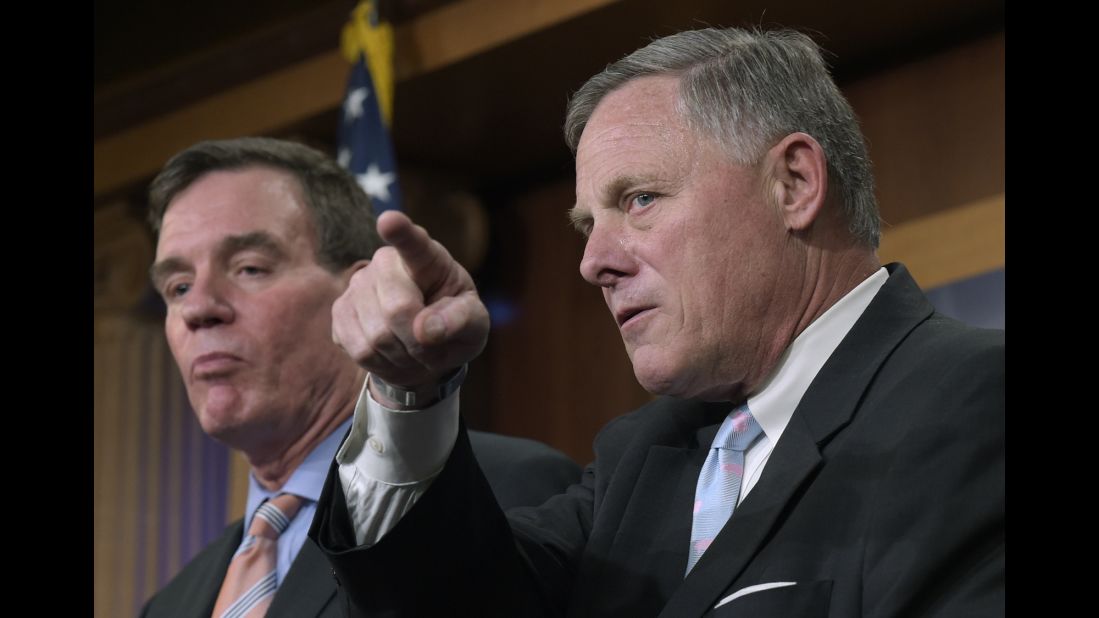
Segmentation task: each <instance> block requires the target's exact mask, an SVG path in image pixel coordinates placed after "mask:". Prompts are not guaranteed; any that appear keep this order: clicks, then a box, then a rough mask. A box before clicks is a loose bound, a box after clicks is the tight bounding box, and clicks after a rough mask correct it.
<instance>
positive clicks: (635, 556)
mask: <svg viewBox="0 0 1099 618" xmlns="http://www.w3.org/2000/svg"><path fill="white" fill-rule="evenodd" d="M658 401H660V402H661V403H659V404H658V405H662V406H664V407H665V409H664V410H660V411H659V412H658V416H659V417H660V418H661V420H662V421H664V422H661V423H656V424H654V425H649V426H646V427H645V429H644V430H643V431H644V432H645V435H637V436H634V443H635V444H637V445H639V446H640V445H644V446H642V447H641V448H638V449H637V451H627V452H626V453H625V454H624V455H623V457H622V460H621V461H620V462H619V464H618V465H617V467H616V472H615V478H614V480H613V482H612V483H611V485H610V486H609V487H608V492H607V494H606V495H605V496H604V497H603V500H602V502H603V507H602V508H601V509H600V512H599V514H598V517H597V521H596V523H595V527H596V528H597V529H600V530H603V531H604V532H608V533H609V534H596V535H594V536H593V538H592V539H591V544H590V545H589V551H588V555H589V557H590V558H591V559H590V560H589V561H588V562H587V563H586V564H585V566H584V568H583V569H582V571H583V572H582V574H581V576H580V578H579V580H578V581H580V582H582V586H581V587H582V588H583V589H586V592H581V593H580V594H579V596H578V599H587V601H579V605H580V606H585V607H586V608H587V610H586V611H588V612H589V613H590V614H591V615H622V616H625V615H642V614H644V613H645V608H648V611H649V612H651V611H652V610H651V608H653V607H660V606H661V605H663V603H664V600H666V599H667V598H668V597H669V596H671V594H672V592H673V591H674V590H675V589H676V588H677V587H678V586H679V585H680V583H681V582H682V581H683V570H684V569H685V568H686V564H687V545H688V543H689V541H690V534H691V503H692V501H693V500H694V490H695V484H696V482H697V479H698V473H699V470H701V468H702V462H703V460H705V458H706V449H705V448H702V449H701V450H700V448H699V436H702V437H703V438H705V436H706V435H707V434H708V436H709V437H708V438H705V439H706V441H705V446H706V447H708V446H709V442H710V440H712V439H713V435H714V433H716V431H717V427H718V426H719V425H720V422H721V419H722V418H724V416H725V414H727V413H728V410H729V405H728V404H727V403H718V404H703V403H700V402H697V401H678V400H671V399H662V400H658ZM699 426H702V429H701V430H699ZM630 474H632V475H633V476H632V477H628V476H626V475H630ZM601 522H606V523H608V524H609V525H608V526H607V527H603V526H602V524H601ZM596 556H597V557H598V558H595V557H596ZM608 589H613V590H615V591H616V593H615V594H614V595H607V594H605V593H604V592H605V591H606V590H608Z"/></svg>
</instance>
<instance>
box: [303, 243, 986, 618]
mask: <svg viewBox="0 0 1099 618" xmlns="http://www.w3.org/2000/svg"><path fill="white" fill-rule="evenodd" d="M889 270H890V273H891V274H890V278H889V280H888V282H887V283H886V284H885V285H884V286H883V288H882V289H881V291H880V292H879V294H878V295H877V296H876V297H875V298H874V300H873V302H872V303H871V304H870V306H869V307H868V308H867V310H866V312H865V313H864V314H863V316H862V317H861V318H860V319H859V321H858V322H857V323H856V324H855V326H854V328H853V329H852V331H851V332H850V333H849V334H848V336H847V337H845V338H844V340H843V341H842V343H841V344H840V345H839V347H838V348H837V349H836V351H835V352H834V353H833V354H832V356H831V357H830V358H829V360H828V361H827V362H826V363H825V365H824V367H823V368H822V369H821V371H820V373H819V374H818V375H817V376H816V378H815V379H814V381H813V383H812V384H811V385H810V387H809V389H808V391H807V392H806V393H805V396H804V397H803V398H802V400H801V402H800V404H799V405H798V407H797V409H796V411H795V412H794V415H793V417H792V419H791V420H790V423H789V425H788V426H787V428H786V430H785V432H784V433H783V435H782V437H781V439H780V440H779V441H778V443H777V444H776V445H775V448H774V451H773V452H772V453H771V456H770V459H769V461H768V463H767V465H766V467H765V468H764V472H763V474H762V476H761V477H760V480H759V482H758V483H757V484H756V486H755V487H754V488H753V489H752V492H751V493H750V494H748V496H747V497H746V498H745V500H744V501H743V502H742V503H741V504H740V505H739V506H738V507H737V509H736V510H735V512H734V513H733V516H732V518H731V519H730V521H729V523H728V524H727V525H726V526H725V528H724V529H723V530H722V532H721V533H720V534H719V535H718V537H717V538H716V539H715V541H714V543H713V544H712V545H711V546H710V548H709V550H708V551H707V552H706V554H705V555H703V557H702V559H701V560H700V561H699V563H698V564H697V565H696V566H695V568H694V570H693V571H692V572H691V574H690V576H689V577H687V578H684V577H683V573H684V570H685V567H686V560H687V547H688V543H689V536H690V529H691V519H692V515H691V504H692V502H693V500H694V490H695V485H696V480H697V478H698V474H699V471H700V470H701V466H702V463H703V461H704V460H705V457H706V454H707V450H708V448H709V445H710V442H711V440H712V438H713V436H714V434H715V433H716V431H717V428H718V427H719V426H720V423H721V421H722V419H723V418H724V417H725V415H726V414H727V413H728V412H729V410H730V409H731V406H730V405H729V404H728V403H719V404H713V403H710V404H707V403H700V402H692V401H678V400H672V399H667V398H665V399H660V400H657V401H655V402H653V403H652V404H650V405H647V406H645V407H643V408H641V409H639V410H637V411H635V412H634V413H632V414H629V415H626V416H623V417H620V418H618V419H616V420H615V421H612V422H611V423H610V424H608V425H607V426H606V427H605V428H604V429H603V430H602V431H601V432H600V434H599V436H598V437H597V439H596V442H595V451H596V460H595V463H594V464H592V465H590V466H589V467H588V468H587V469H586V470H585V472H584V476H583V479H582V482H581V483H580V484H577V485H574V486H572V487H570V488H569V489H568V491H567V492H566V493H565V494H563V495H560V496H556V497H554V498H553V499H551V500H550V501H548V502H547V503H546V504H545V505H543V506H542V507H541V508H536V509H532V508H524V509H514V510H512V511H510V512H509V513H508V517H507V519H505V517H504V515H503V514H502V513H501V512H500V510H499V509H498V508H495V506H494V505H493V504H492V500H491V493H490V492H489V488H488V485H487V483H486V482H485V480H484V478H483V477H482V475H481V474H480V471H479V470H478V469H477V466H476V465H475V463H474V460H473V459H472V458H471V457H470V451H469V448H468V445H467V444H466V443H465V441H464V440H463V439H461V437H460V439H459V442H458V444H457V445H456V446H455V449H454V452H453V454H452V455H451V459H450V460H449V461H448V463H447V466H446V467H445V468H444V470H443V472H442V473H441V474H440V475H439V477H437V478H436V480H435V481H434V483H433V484H432V486H431V488H430V489H429V490H428V491H427V492H426V493H425V494H424V496H423V497H422V498H421V499H420V501H419V502H418V503H417V504H416V506H415V507H413V509H412V510H411V511H410V512H409V513H408V514H407V515H406V516H405V518H404V519H402V521H401V522H400V523H399V524H398V525H397V526H396V527H395V528H394V529H393V530H392V531H391V532H390V533H389V534H388V535H387V536H386V537H385V538H383V539H382V540H381V541H380V542H379V543H377V544H376V545H375V546H373V547H372V548H370V549H362V548H356V547H354V537H353V536H352V531H351V530H350V529H349V526H348V523H347V522H348V519H347V515H346V506H345V504H344V502H343V495H342V490H341V488H340V486H339V483H338V481H335V480H334V479H333V477H332V476H331V475H330V476H329V478H328V481H327V482H326V486H325V490H324V494H323V495H322V497H321V502H320V504H319V506H318V513H317V516H316V517H315V518H314V521H313V528H312V530H311V531H310V536H311V537H312V538H313V539H314V540H316V541H317V543H318V546H319V547H321V549H322V551H324V552H325V553H326V554H327V555H328V557H329V559H330V561H331V562H332V564H333V567H334V569H335V572H336V573H337V574H338V575H339V578H340V579H341V581H343V585H344V587H345V588H347V590H348V594H349V596H350V598H351V601H352V603H353V605H354V608H355V609H356V610H357V611H361V612H365V613H366V614H367V615H410V616H439V615H478V616H482V615H499V616H537V615H546V614H550V615H552V614H560V613H567V614H568V615H570V616H630V617H634V616H655V615H660V616H667V617H674V618H680V617H692V616H701V615H708V616H751V617H767V616H779V617H803V616H805V617H812V616H870V617H878V616H998V615H1001V614H1002V613H1003V611H1004V606H1003V605H1004V598H1003V595H1004V582H1003V570H1004V441H1003V440H1004V416H1003V412H1004V337H1003V332H1002V331H986V330H978V329H973V328H970V327H967V326H965V325H963V324H961V323H959V322H957V321H954V320H951V319H949V318H946V317H943V316H942V315H939V314H937V313H935V312H934V310H933V308H932V307H931V306H930V305H929V304H928V302H927V301H926V299H925V298H924V296H923V294H922V293H921V292H920V291H919V289H918V288H917V287H916V285H915V283H914V282H913V281H912V279H911V278H910V277H909V275H908V273H907V272H906V270H905V269H904V268H903V266H900V265H891V266H890V267H889ZM509 523H510V526H509V525H508V524H509ZM775 582H796V584H795V585H793V586H784V587H778V588H772V589H769V590H764V591H760V592H755V593H751V594H747V595H744V596H742V597H740V598H737V599H736V600H734V601H732V602H729V603H727V604H724V605H722V606H721V607H720V608H717V609H713V608H714V606H715V605H716V604H717V603H718V602H719V601H720V600H722V599H724V598H725V597H727V596H729V595H731V594H732V593H734V592H736V591H738V590H741V589H743V588H746V587H749V586H755V585H760V584H766V583H775Z"/></svg>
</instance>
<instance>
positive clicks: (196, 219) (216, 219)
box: [157, 166, 311, 254]
mask: <svg viewBox="0 0 1099 618" xmlns="http://www.w3.org/2000/svg"><path fill="white" fill-rule="evenodd" d="M310 229H311V228H310V219H309V213H308V209H307V208H306V207H305V205H304V203H303V199H302V196H301V188H300V186H299V184H298V182H297V180H296V179H295V178H294V177H293V176H291V175H290V174H288V173H286V172H283V171H281V170H276V169H273V168H269V167H259V166H257V167H248V168H240V169H234V170H217V171H211V172H208V173H206V174H203V175H202V176H200V177H199V178H198V179H196V180H195V181H194V182H193V183H191V184H190V185H189V186H188V187H187V188H186V189H184V190H182V191H180V192H179V193H178V194H177V195H176V196H175V197H174V198H173V199H172V201H171V203H170V204H169V206H168V208H167V209H166V211H165V213H164V220H163V223H162V225H161V230H160V234H159V237H158V239H157V253H158V254H161V253H162V252H163V250H164V249H165V247H166V246H168V247H171V246H174V245H177V244H179V243H181V242H186V243H188V244H190V243H192V242H196V241H200V240H204V241H207V242H212V241H215V240H220V239H222V238H226V237H230V236H234V235H241V234H248V233H254V232H257V231H264V232H266V233H268V234H269V235H271V236H274V237H277V238H286V239H287V240H289V239H291V238H294V237H298V236H308V232H309V231H310Z"/></svg>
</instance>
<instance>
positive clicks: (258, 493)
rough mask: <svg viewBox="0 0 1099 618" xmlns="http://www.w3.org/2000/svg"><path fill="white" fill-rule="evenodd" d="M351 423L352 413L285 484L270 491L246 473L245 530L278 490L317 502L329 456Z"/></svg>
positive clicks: (314, 450)
mask: <svg viewBox="0 0 1099 618" xmlns="http://www.w3.org/2000/svg"><path fill="white" fill-rule="evenodd" d="M350 427H351V417H348V418H347V420H345V421H344V422H343V423H340V425H339V426H338V427H336V429H335V430H334V431H333V432H332V433H330V434H328V437H326V438H325V439H324V440H322V441H321V443H320V444H318V445H317V446H316V447H315V448H314V449H313V450H312V451H311V452H310V453H309V454H308V455H306V456H305V460H304V461H302V462H301V465H299V466H298V468H297V469H296V470H294V472H293V473H292V474H291V475H290V478H289V479H287V481H286V484H285V485H283V486H282V487H280V488H279V489H276V490H275V491H270V490H268V489H267V488H266V487H264V486H263V485H260V484H259V481H257V480H256V477H255V475H254V474H252V473H251V472H249V473H248V502H247V506H246V508H245V511H244V529H245V530H247V529H248V527H249V526H250V525H251V522H252V513H255V512H256V509H257V508H259V505H260V504H262V503H263V501H264V500H267V499H269V498H274V497H275V496H277V495H279V494H283V493H286V494H294V495H296V496H301V497H302V498H306V499H307V500H312V501H313V502H316V501H317V500H319V499H320V497H321V490H322V489H323V488H324V479H325V477H327V476H328V468H329V467H330V466H331V465H332V458H333V457H335V456H336V450H337V449H338V448H339V447H340V442H341V441H342V440H343V437H344V435H345V434H346V433H347V430H348V428H350Z"/></svg>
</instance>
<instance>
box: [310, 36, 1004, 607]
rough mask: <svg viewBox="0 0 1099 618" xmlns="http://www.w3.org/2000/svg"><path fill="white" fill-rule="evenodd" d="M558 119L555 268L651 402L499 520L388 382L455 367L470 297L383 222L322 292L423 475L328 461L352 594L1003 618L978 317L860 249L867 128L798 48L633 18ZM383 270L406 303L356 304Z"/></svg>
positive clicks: (467, 337)
mask: <svg viewBox="0 0 1099 618" xmlns="http://www.w3.org/2000/svg"><path fill="white" fill-rule="evenodd" d="M565 133H566V139H567V141H568V143H569V145H570V146H571V147H572V148H573V150H574V152H575V155H576V205H575V206H574V207H573V208H572V210H571V211H570V217H571V219H572V221H573V222H574V224H575V226H576V227H577V229H578V230H579V231H580V232H581V233H582V234H584V235H585V236H586V238H587V244H586V247H585V251H584V256H583V259H582V261H581V263H580V272H581V274H582V276H583V277H584V279H586V280H587V281H588V282H590V283H592V284H594V285H596V286H598V287H599V288H601V290H602V292H603V296H604V299H605V300H606V303H607V307H608V309H609V310H610V312H611V314H612V315H613V317H614V319H615V321H616V323H617V324H618V328H619V330H620V332H621V335H622V339H623V342H624V343H625V346H626V350H627V352H628V354H629V357H630V360H631V362H632V364H633V369H634V373H635V375H636V377H637V379H638V381H639V382H640V383H641V385H642V386H644V387H645V388H646V389H647V390H648V391H650V392H652V393H654V394H657V395H661V397H660V398H658V399H657V400H656V401H654V402H653V403H651V404H649V405H646V406H644V407H642V408H640V409H639V410H636V411H634V412H632V413H630V414H627V415H625V416H622V417H619V418H617V419H616V420H614V421H612V422H611V423H610V424H608V425H607V426H606V427H605V428H604V429H603V430H602V431H601V432H600V434H599V436H598V437H597V438H596V442H595V455H596V458H595V461H594V462H593V463H592V464H590V465H589V466H588V468H587V469H586V471H585V474H584V476H583V478H582V480H581V482H580V483H578V484H576V485H574V486H572V487H570V488H569V489H568V490H567V491H566V492H565V493H564V494H562V495H559V496H556V497H554V498H553V499H551V500H550V501H549V502H547V503H546V504H544V505H542V506H541V507H539V508H524V509H514V510H510V511H509V512H508V513H507V515H506V516H505V515H504V514H503V513H502V511H501V510H500V509H499V508H495V505H494V504H493V501H492V497H491V494H490V493H489V492H488V491H486V489H485V484H484V481H483V479H482V477H481V472H480V470H479V469H478V468H477V466H476V464H475V462H474V461H473V459H472V458H471V457H470V451H469V446H468V442H467V439H466V434H465V431H464V429H463V428H462V427H461V423H460V422H459V421H458V411H457V400H456V398H454V397H448V398H444V399H443V400H441V401H439V402H437V403H436V404H435V405H433V406H430V407H426V408H423V409H419V410H418V411H413V412H408V411H406V410H404V408H406V406H401V405H399V402H394V401H392V398H388V399H387V393H389V392H393V391H394V390H396V391H421V390H423V391H432V390H436V389H438V388H439V385H446V384H448V383H449V380H452V379H455V376H458V375H460V370H461V367H462V366H463V363H465V362H467V361H468V360H469V359H470V358H473V357H474V356H475V355H476V354H477V353H478V351H479V347H478V346H479V343H480V342H481V341H483V339H484V337H485V336H486V334H487V318H486V317H485V312H484V307H483V306H482V305H481V304H480V301H479V300H478V299H477V296H476V292H475V290H473V289H472V287H471V286H469V285H468V284H467V283H466V282H465V280H464V276H463V275H464V273H463V272H462V271H461V268H460V267H459V266H458V265H457V264H456V263H454V261H453V260H451V259H450V258H449V256H447V255H446V253H445V251H443V250H442V249H441V248H440V247H439V246H438V245H437V244H436V243H434V241H431V240H430V238H429V237H428V236H427V235H426V233H425V232H424V231H423V230H422V229H421V228H418V227H416V226H414V225H413V224H412V223H411V222H410V221H409V220H408V219H407V218H404V217H403V216H401V215H392V216H383V217H382V218H381V219H380V220H379V223H378V229H379V232H380V233H381V235H382V236H383V238H385V239H386V240H388V241H390V242H391V244H392V245H393V247H392V248H391V250H390V251H389V255H387V256H385V259H375V261H374V262H373V263H372V264H371V266H370V267H368V268H366V269H364V270H362V271H360V272H359V273H358V274H357V275H356V279H357V280H353V281H352V283H351V285H350V286H349V289H348V291H347V293H345V294H344V295H343V296H342V297H341V299H340V300H339V301H337V303H336V305H335V313H334V316H335V322H334V330H335V333H336V336H337V338H338V339H339V340H340V342H341V343H342V344H343V345H344V346H345V348H347V349H348V351H349V352H350V353H351V354H352V356H353V357H354V358H356V359H357V360H358V362H359V363H360V365H362V366H363V367H366V368H368V369H369V370H370V371H371V372H372V377H371V382H370V384H371V386H370V394H369V395H366V396H367V397H369V398H372V399H373V400H374V401H375V402H376V403H377V404H379V405H376V406H375V407H374V408H373V410H372V412H373V414H374V415H373V416H370V417H369V418H366V415H364V416H363V418H360V417H358V416H356V419H355V423H364V424H365V425H368V426H374V427H381V428H384V427H387V426H389V425H391V424H396V423H407V422H408V420H407V419H408V418H416V417H420V418H430V419H432V420H431V423H427V422H424V423H423V425H421V427H420V429H421V430H422V431H423V432H424V433H423V434H422V436H430V438H422V439H426V440H428V441H429V442H431V443H433V444H438V445H440V446H439V448H438V449H437V451H435V452H434V453H433V454H430V455H424V454H423V453H421V455H423V456H425V457H429V458H434V460H435V461H437V462H438V464H439V466H438V467H439V469H440V470H441V471H440V472H439V473H438V474H437V475H426V476H424V477H422V478H419V479H408V478H405V477H402V476H401V475H400V470H401V469H402V466H401V465H400V462H401V458H402V457H403V455H402V453H403V452H406V449H412V448H416V446H417V445H416V444H414V442H415V441H410V442H409V443H408V444H394V445H392V446H393V447H392V448H391V449H390V450H389V451H387V455H386V458H388V460H386V458H379V457H374V456H373V454H370V453H367V456H365V457H361V458H358V459H350V458H349V459H346V460H344V461H340V462H339V465H338V466H337V468H336V469H335V470H334V471H333V473H330V475H329V478H328V481H327V483H326V487H325V494H324V495H323V496H322V498H321V502H320V511H319V512H318V516H317V518H316V520H315V521H314V525H313V528H312V529H311V531H310V534H311V536H312V537H313V538H315V539H316V540H317V542H318V544H319V546H320V547H321V548H322V550H323V551H325V552H326V553H327V554H328V557H329V560H330V561H331V562H332V564H333V566H334V568H335V571H336V572H337V573H338V574H339V576H340V578H341V579H342V580H343V581H344V583H345V585H346V586H347V588H348V592H349V595H350V598H351V601H352V604H353V606H354V608H355V611H357V612H361V613H362V614H363V615H371V614H372V613H373V612H384V613H385V614H386V615H409V616H414V615H417V616H418V615H500V616H541V615H569V616H655V615H660V616H668V617H676V618H678V617H682V616H702V615H713V616H929V615H943V616H984V615H999V614H1001V613H1002V612H1003V603H1004V582H1003V574H1004V442H1003V440H1004V416H1003V414H1004V399H1005V396H1004V335H1003V332H1002V331H989V330H980V329H975V328H971V327H968V326H966V325H964V324H961V323H959V322H957V321H954V320H951V319H949V318H946V317H944V316H942V315H941V314H939V313H937V312H936V311H935V310H934V309H933V308H932V307H931V305H930V304H929V303H928V301H927V300H926V298H925V297H924V295H923V294H922V292H921V291H920V290H919V288H918V287H917V286H916V284H915V282H914V281H913V280H912V278H911V277H910V276H909V274H908V272H907V270H906V269H905V268H904V266H903V265H900V264H889V265H886V266H882V265H881V264H880V263H879V261H878V257H877V252H876V248H877V245H878V236H879V231H878V214H877V205H876V202H875V197H874V184H873V177H872V175H871V171H870V163H869V160H868V158H867V153H866V147H865V144H864V141H863V138H862V135H861V132H860V130H859V128H858V124H857V121H856V119H855V116H854V114H853V112H852V110H851V108H850V106H849V105H848V103H847V102H846V100H845V99H844V98H843V96H842V95H841V94H840V92H839V90H838V88H837V87H836V85H835V84H834V82H833V81H832V79H831V77H830V75H829V73H828V70H827V68H826V66H825V64H824V62H823V61H822V59H821V55H820V51H819V49H818V47H817V45H816V44H815V43H813V41H812V40H810V39H809V38H808V37H806V36H804V35H802V34H799V33H796V32H791V31H776V32H757V31H748V30H741V29H735V28H734V29H724V30H719V29H704V30H697V31H692V32H683V33H679V34H676V35H672V36H669V37H665V38H662V39H658V40H656V41H654V42H653V43H651V44H649V45H648V46H646V47H644V48H643V49H641V50H638V51H636V52H634V53H633V54H631V55H629V56H627V57H626V58H624V59H622V60H620V61H618V62H616V63H614V64H612V65H610V66H609V67H607V69H606V70H605V71H603V72H602V73H600V74H599V75H596V76H595V77H593V78H592V79H591V80H589V81H588V82H587V83H586V84H585V85H584V86H583V87H582V88H581V89H580V90H579V92H577V93H576V94H575V96H574V97H573V98H572V100H571V102H570V104H569V108H568V116H567V119H566V123H565ZM380 282H385V285H387V286H391V287H400V288H401V289H403V290H404V294H406V301H407V302H405V303H403V304H402V305H401V306H400V307H399V308H397V309H396V310H392V311H388V312H387V311H385V310H380V309H379V304H380V301H379V299H378V298H377V296H376V295H375V294H374V293H373V292H372V290H374V289H377V288H378V286H379V283H380ZM394 385H400V386H394ZM517 404H521V402H517ZM417 408H420V407H417ZM408 452H412V451H411V450H409V451H408ZM395 480H400V481H404V482H403V483H402V485H401V491H400V492H399V493H398V492H392V493H390V494H383V493H381V492H376V491H368V490H370V489H371V488H373V487H374V486H377V485H382V486H391V485H392V484H393V483H394V481H395ZM366 494H369V495H371V496H374V497H377V498H379V499H377V500H363V499H361V498H360V496H363V495H366ZM382 498H384V499H382Z"/></svg>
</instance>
